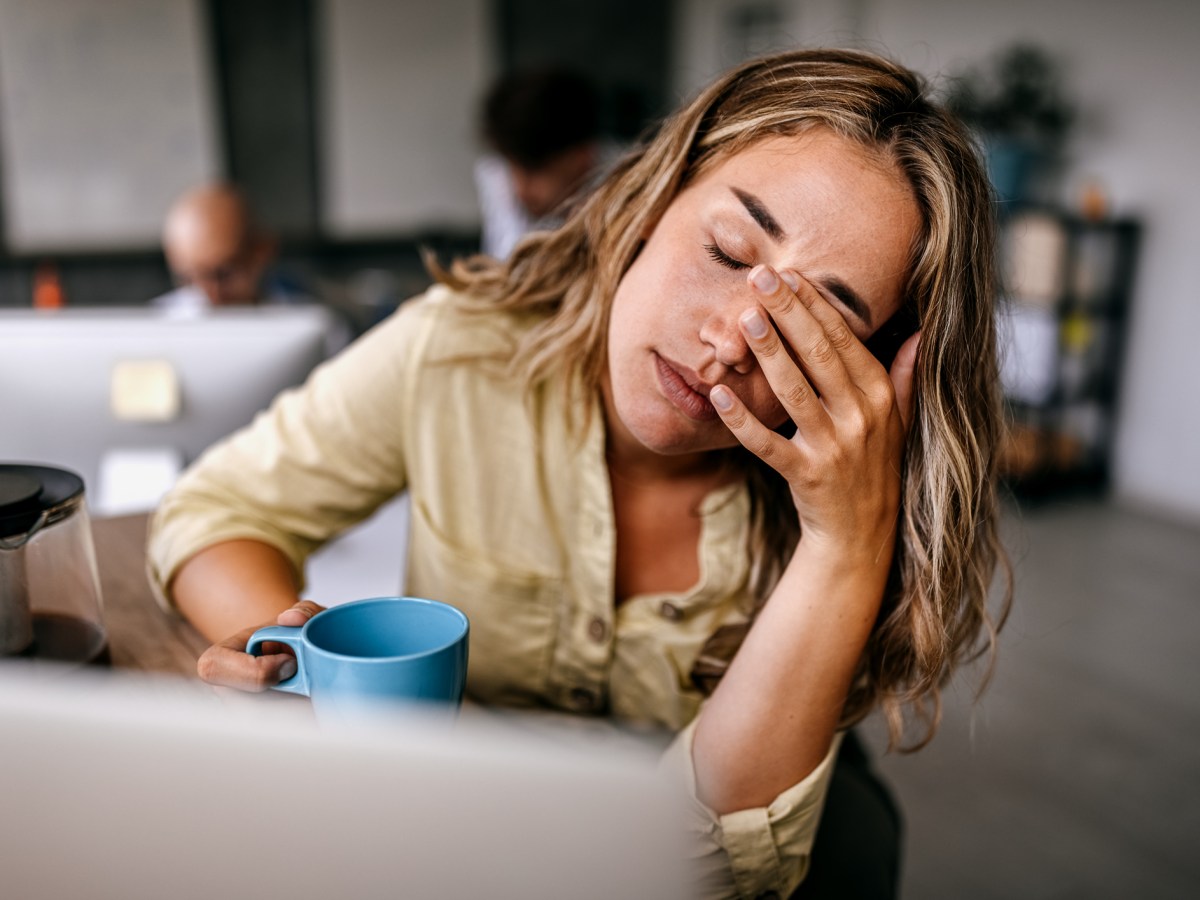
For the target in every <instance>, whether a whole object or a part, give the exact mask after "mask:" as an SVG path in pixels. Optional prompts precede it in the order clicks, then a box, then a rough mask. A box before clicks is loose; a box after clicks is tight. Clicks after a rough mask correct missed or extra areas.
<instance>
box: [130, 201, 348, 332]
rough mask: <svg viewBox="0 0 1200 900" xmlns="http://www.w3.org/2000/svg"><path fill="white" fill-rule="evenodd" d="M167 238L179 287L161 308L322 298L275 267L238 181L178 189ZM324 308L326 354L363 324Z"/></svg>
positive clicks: (273, 249)
mask: <svg viewBox="0 0 1200 900" xmlns="http://www.w3.org/2000/svg"><path fill="white" fill-rule="evenodd" d="M162 241H163V255H164V256H165V257H166V260H167V267H168V268H169V269H170V270H171V277H172V278H173V279H174V281H175V283H176V284H177V285H178V287H176V288H175V289H174V290H171V291H168V292H167V293H165V294H160V295H159V296H158V297H155V298H154V299H153V300H151V301H150V303H151V305H152V306H154V307H155V308H157V309H162V310H165V311H167V312H171V313H178V314H194V313H198V312H200V311H202V310H205V309H209V308H218V307H231V306H257V305H288V306H304V305H310V304H316V303H318V302H319V301H318V300H317V299H316V298H314V297H313V296H311V295H310V294H309V293H308V292H307V291H305V290H304V289H302V288H301V287H300V286H299V284H298V283H296V282H295V281H293V280H291V279H289V278H286V277H284V275H283V273H282V272H280V271H278V270H277V269H276V268H275V265H274V264H275V260H276V257H277V252H278V242H277V241H276V240H275V238H274V237H273V236H272V235H270V234H269V233H268V232H267V231H266V230H265V229H263V227H262V226H261V225H260V224H259V222H258V220H257V218H256V217H255V216H254V214H253V212H252V211H251V209H250V204H249V203H248V202H247V201H246V198H245V196H244V195H243V194H242V192H241V191H239V190H238V189H237V188H236V187H234V186H233V185H230V184H226V183H222V182H217V183H214V184H206V185H201V186H199V187H195V188H192V189H190V190H188V191H185V192H184V193H183V194H181V195H180V196H179V198H178V199H177V200H176V201H175V202H174V203H173V204H171V208H170V210H168V212H167V217H166V221H165V223H164V224H163V237H162ZM325 305H326V306H327V307H329V308H330V310H331V312H332V313H333V316H334V320H333V325H332V327H331V328H330V331H329V334H328V336H327V340H326V351H327V352H328V353H329V354H333V353H336V352H337V351H338V350H340V349H342V348H343V347H345V346H346V345H347V344H348V343H350V341H351V340H353V338H354V337H355V335H356V334H357V332H358V330H359V329H358V327H357V325H356V323H355V321H354V320H353V318H352V317H351V316H350V315H349V314H348V313H347V312H346V311H345V309H344V306H342V305H338V304H333V303H327V304H325Z"/></svg>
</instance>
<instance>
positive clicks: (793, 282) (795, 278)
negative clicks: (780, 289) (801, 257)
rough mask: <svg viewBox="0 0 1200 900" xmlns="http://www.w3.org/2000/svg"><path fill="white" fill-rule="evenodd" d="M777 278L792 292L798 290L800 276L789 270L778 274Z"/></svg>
mask: <svg viewBox="0 0 1200 900" xmlns="http://www.w3.org/2000/svg"><path fill="white" fill-rule="evenodd" d="M779 277H780V278H782V279H783V283H784V284H786V285H787V286H788V287H790V288H791V289H792V290H793V291H798V290H800V276H799V275H797V274H796V273H795V272H793V271H792V270H791V269H784V270H783V271H782V272H780V273H779Z"/></svg>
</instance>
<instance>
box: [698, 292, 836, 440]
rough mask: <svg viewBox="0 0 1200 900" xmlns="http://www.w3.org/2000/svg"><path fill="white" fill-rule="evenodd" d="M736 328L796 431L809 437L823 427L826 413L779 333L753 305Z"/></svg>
mask: <svg viewBox="0 0 1200 900" xmlns="http://www.w3.org/2000/svg"><path fill="white" fill-rule="evenodd" d="M738 325H739V326H740V327H741V329H742V335H743V336H744V338H745V340H746V344H747V346H749V348H750V350H751V352H752V353H753V354H754V357H755V359H756V360H757V361H758V366H759V368H760V369H762V372H763V375H765V376H766V379H767V383H768V384H769V385H770V386H771V390H772V391H774V392H775V396H776V397H777V398H778V400H779V403H780V405H782V406H783V410H784V412H786V413H787V415H788V418H789V419H791V420H792V422H794V423H795V425H796V428H797V429H798V430H799V432H800V433H801V434H803V435H806V436H809V437H811V436H813V435H815V434H816V433H817V429H820V428H827V427H828V426H829V412H828V411H827V410H826V409H825V407H824V406H822V405H821V401H820V399H819V398H818V397H817V394H816V391H814V390H813V387H812V385H811V384H810V383H809V381H808V379H807V378H806V377H805V375H804V372H803V371H802V370H801V368H800V366H798V365H797V364H796V361H795V360H793V359H792V357H791V354H790V353H789V348H788V346H787V344H785V343H784V341H783V339H782V338H781V337H780V336H779V332H778V331H777V330H776V329H775V328H772V327H771V325H770V324H769V323H768V321H767V317H766V315H765V313H764V312H763V310H762V309H761V308H760V307H757V306H755V307H752V308H751V309H748V310H746V311H745V312H744V313H742V315H741V317H740V318H739V319H738ZM710 399H711V397H710ZM713 405H714V406H715V405H716V403H715V402H714V403H713ZM726 424H727V425H728V423H726ZM731 430H732V429H731ZM739 439H740V438H739Z"/></svg>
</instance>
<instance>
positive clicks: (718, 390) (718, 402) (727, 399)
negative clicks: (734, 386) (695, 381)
mask: <svg viewBox="0 0 1200 900" xmlns="http://www.w3.org/2000/svg"><path fill="white" fill-rule="evenodd" d="M708 399H709V402H710V403H712V405H713V406H715V407H716V408H717V409H719V410H721V412H729V411H730V410H731V409H733V397H732V395H730V393H729V388H727V387H725V386H724V385H720V384H718V385H717V386H716V387H715V388H713V389H712V390H711V391H709V392H708Z"/></svg>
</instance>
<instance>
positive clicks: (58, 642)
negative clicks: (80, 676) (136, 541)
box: [0, 463, 108, 663]
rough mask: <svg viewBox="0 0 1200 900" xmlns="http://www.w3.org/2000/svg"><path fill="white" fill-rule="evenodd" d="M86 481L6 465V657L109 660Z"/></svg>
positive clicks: (1, 484)
mask: <svg viewBox="0 0 1200 900" xmlns="http://www.w3.org/2000/svg"><path fill="white" fill-rule="evenodd" d="M102 608H103V602H102V599H101V596H100V576H99V573H98V571H97V569H96V551H95V548H94V546H93V544H92V528H91V523H90V521H89V519H88V513H87V505H86V503H85V501H84V487H83V479H82V478H80V477H79V476H78V475H76V474H75V473H74V472H69V471H67V470H65V469H57V468H51V467H49V466H40V465H32V464H24V463H0V658H3V657H28V658H32V659H35V660H50V661H55V662H62V663H92V662H100V663H103V662H107V661H108V635H107V632H106V630H105V628H104V620H103V618H102Z"/></svg>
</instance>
